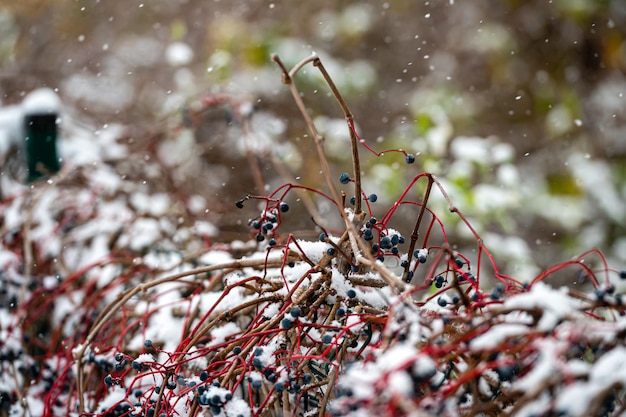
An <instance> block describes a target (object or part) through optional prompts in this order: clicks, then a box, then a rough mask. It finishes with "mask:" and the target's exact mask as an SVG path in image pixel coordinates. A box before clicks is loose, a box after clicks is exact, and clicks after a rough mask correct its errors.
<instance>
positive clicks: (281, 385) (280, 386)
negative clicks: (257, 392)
mask: <svg viewBox="0 0 626 417" xmlns="http://www.w3.org/2000/svg"><path fill="white" fill-rule="evenodd" d="M274 390H275V391H276V392H278V393H281V392H283V391H284V390H285V384H284V383H282V382H277V383H275V384H274Z"/></svg>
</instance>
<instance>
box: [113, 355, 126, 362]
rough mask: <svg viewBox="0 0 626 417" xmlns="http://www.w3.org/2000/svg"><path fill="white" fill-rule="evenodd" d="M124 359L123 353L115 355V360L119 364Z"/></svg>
mask: <svg viewBox="0 0 626 417" xmlns="http://www.w3.org/2000/svg"><path fill="white" fill-rule="evenodd" d="M122 359H124V355H122V354H121V353H116V354H115V360H116V361H118V362H121V361H122Z"/></svg>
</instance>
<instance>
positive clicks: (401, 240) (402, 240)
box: [398, 236, 404, 245]
mask: <svg viewBox="0 0 626 417" xmlns="http://www.w3.org/2000/svg"><path fill="white" fill-rule="evenodd" d="M403 243H404V237H403V236H400V237H399V238H398V244H399V245H401V244H403Z"/></svg>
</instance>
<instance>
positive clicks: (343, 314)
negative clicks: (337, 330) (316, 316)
mask: <svg viewBox="0 0 626 417" xmlns="http://www.w3.org/2000/svg"><path fill="white" fill-rule="evenodd" d="M345 315H346V310H344V309H343V308H341V307H340V308H338V309H337V317H343V316H345Z"/></svg>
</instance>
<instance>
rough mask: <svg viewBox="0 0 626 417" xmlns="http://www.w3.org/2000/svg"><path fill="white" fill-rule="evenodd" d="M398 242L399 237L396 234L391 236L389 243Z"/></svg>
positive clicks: (394, 243)
mask: <svg viewBox="0 0 626 417" xmlns="http://www.w3.org/2000/svg"><path fill="white" fill-rule="evenodd" d="M398 242H400V237H399V236H398V235H393V236H391V244H392V245H393V246H396V245H397V244H398Z"/></svg>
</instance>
